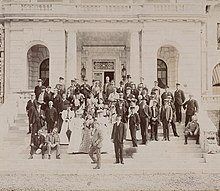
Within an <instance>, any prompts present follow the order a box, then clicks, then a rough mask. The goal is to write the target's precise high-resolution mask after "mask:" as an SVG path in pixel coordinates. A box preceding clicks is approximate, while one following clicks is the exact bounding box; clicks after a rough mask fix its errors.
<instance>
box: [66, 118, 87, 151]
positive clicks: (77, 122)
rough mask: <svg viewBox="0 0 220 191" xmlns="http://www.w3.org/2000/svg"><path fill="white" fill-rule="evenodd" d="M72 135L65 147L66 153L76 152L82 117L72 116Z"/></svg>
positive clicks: (80, 134)
mask: <svg viewBox="0 0 220 191" xmlns="http://www.w3.org/2000/svg"><path fill="white" fill-rule="evenodd" d="M72 121H73V128H72V135H71V139H70V143H69V146H68V149H67V153H78V152H79V148H80V144H81V141H82V128H83V122H84V119H82V118H74V119H73V120H72Z"/></svg>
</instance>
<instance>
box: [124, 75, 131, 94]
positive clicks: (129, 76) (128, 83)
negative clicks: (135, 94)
mask: <svg viewBox="0 0 220 191" xmlns="http://www.w3.org/2000/svg"><path fill="white" fill-rule="evenodd" d="M131 83H132V82H131V75H130V74H128V75H127V82H126V83H125V90H126V89H127V87H130V88H132V85H131Z"/></svg>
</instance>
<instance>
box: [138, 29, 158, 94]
mask: <svg viewBox="0 0 220 191" xmlns="http://www.w3.org/2000/svg"><path fill="white" fill-rule="evenodd" d="M151 36H152V34H151V31H150V32H149V33H148V32H147V31H145V30H142V39H141V42H142V43H141V45H142V47H141V50H142V51H141V54H142V56H141V58H142V62H141V63H142V67H141V68H142V71H141V72H142V77H144V79H145V80H144V83H145V84H146V85H147V88H148V89H149V92H150V91H151V88H152V87H153V85H154V81H155V80H157V47H155V43H154V41H152V39H151Z"/></svg>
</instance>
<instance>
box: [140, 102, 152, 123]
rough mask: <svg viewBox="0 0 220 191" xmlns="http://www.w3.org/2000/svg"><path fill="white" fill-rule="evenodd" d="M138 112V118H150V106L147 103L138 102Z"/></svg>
mask: <svg viewBox="0 0 220 191" xmlns="http://www.w3.org/2000/svg"><path fill="white" fill-rule="evenodd" d="M138 113H139V116H140V118H148V119H150V118H151V110H150V107H149V106H148V105H147V104H146V105H145V106H143V102H140V105H139V110H138Z"/></svg>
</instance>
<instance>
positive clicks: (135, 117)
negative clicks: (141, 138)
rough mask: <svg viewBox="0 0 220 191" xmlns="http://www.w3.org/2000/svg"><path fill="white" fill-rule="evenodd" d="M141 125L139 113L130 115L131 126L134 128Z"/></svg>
mask: <svg viewBox="0 0 220 191" xmlns="http://www.w3.org/2000/svg"><path fill="white" fill-rule="evenodd" d="M139 125H140V117H139V115H138V114H137V113H134V114H131V115H130V117H129V127H130V128H134V127H136V128H137V127H138V126H139Z"/></svg>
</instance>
